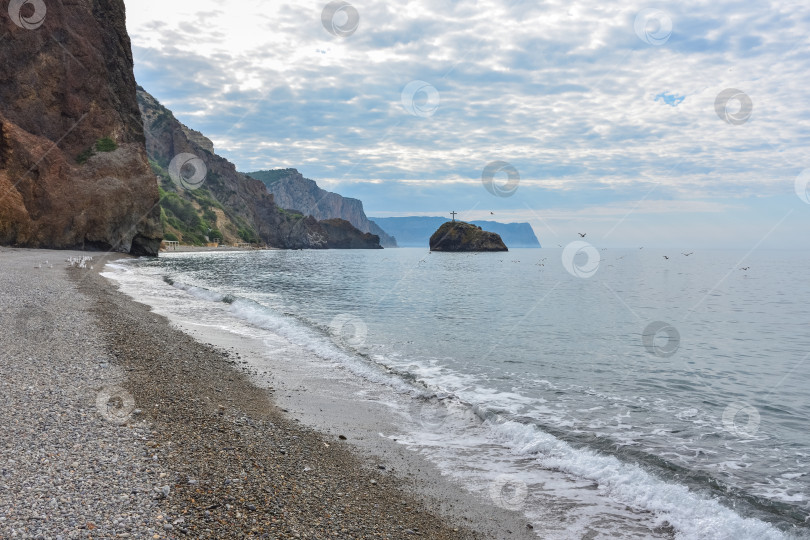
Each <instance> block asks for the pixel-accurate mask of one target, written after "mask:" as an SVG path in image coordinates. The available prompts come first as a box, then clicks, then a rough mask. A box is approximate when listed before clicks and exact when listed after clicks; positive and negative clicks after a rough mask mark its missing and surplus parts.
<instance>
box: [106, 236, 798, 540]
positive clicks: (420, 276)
mask: <svg viewBox="0 0 810 540" xmlns="http://www.w3.org/2000/svg"><path fill="white" fill-rule="evenodd" d="M582 244H584V242H583V243H582ZM569 248H570V246H569ZM581 248H582V246H574V248H573V252H572V250H571V249H565V250H563V249H522V250H521V249H515V250H511V251H509V252H506V253H430V252H429V251H428V250H427V249H426V248H425V249H422V248H401V249H386V250H370V251H365V250H300V251H280V250H269V251H251V252H215V253H212V252H204V253H176V254H172V253H168V254H161V256H160V258H158V259H153V258H152V259H147V258H144V259H136V260H130V261H123V262H122V261H119V262H116V263H114V264H111V265H109V266H108V267H107V268H106V271H105V275H106V276H107V277H109V278H111V279H113V280H115V281H116V282H118V284H119V286H120V287H121V289H122V290H123V291H124V292H126V293H127V294H129V295H130V296H132V297H133V298H135V299H136V300H138V301H141V302H144V303H147V304H149V305H152V306H153V308H155V310H156V311H158V312H161V313H164V314H169V315H171V316H173V317H177V318H181V319H182V318H184V319H185V320H189V321H196V322H197V323H200V324H209V325H210V326H211V327H216V328H217V329H218V330H219V331H225V332H233V333H234V334H235V335H248V334H249V335H250V337H251V339H260V340H263V341H262V342H263V343H266V344H268V346H267V348H266V354H265V355H264V357H263V358H261V359H260V360H259V362H262V363H264V364H265V365H266V367H267V369H268V370H269V371H272V370H273V369H274V363H275V362H276V361H278V359H279V358H281V357H282V356H284V355H283V353H282V352H281V351H282V349H283V348H284V347H282V346H280V345H279V344H284V343H287V344H289V345H290V346H293V345H294V346H295V347H296V348H297V349H296V350H299V351H305V352H306V355H307V357H308V360H307V363H306V364H305V365H306V370H308V371H309V374H308V376H309V377H318V376H323V377H328V373H332V372H335V370H338V371H340V372H341V373H342V374H343V375H342V376H344V377H351V378H353V379H354V380H355V382H356V384H359V385H365V386H366V387H369V388H375V387H376V388H381V389H385V392H381V393H378V394H377V395H384V396H386V397H385V399H386V400H388V401H390V402H391V403H390V407H391V410H392V411H399V413H398V414H400V416H399V417H397V418H398V420H397V424H398V425H399V427H400V433H399V434H398V435H397V436H396V437H395V438H394V440H396V444H398V445H403V446H407V447H408V448H409V449H411V450H414V451H415V452H417V453H419V454H420V455H421V456H423V457H424V458H425V459H427V460H429V461H430V462H431V463H433V464H435V466H436V467H437V468H438V469H439V470H440V471H441V472H442V474H443V475H446V476H447V477H448V478H451V479H452V481H453V482H455V483H456V484H457V485H458V486H460V488H459V489H464V490H468V491H469V492H470V493H473V494H478V495H479V496H481V497H483V498H489V499H490V500H491V502H492V504H493V505H495V506H498V507H500V508H505V509H507V510H510V511H514V512H520V513H522V514H523V515H525V518H526V519H527V520H528V521H529V522H531V523H535V524H536V525H537V527H536V530H538V531H543V530H544V529H543V522H544V521H548V520H549V519H556V520H558V521H559V526H558V527H557V529H555V531H556V532H553V534H552V533H551V532H548V530H547V534H545V535H544V534H542V533H541V532H538V536H540V537H546V538H551V537H558V538H582V537H588V538H667V537H669V538H671V537H675V538H683V539H704V538H718V539H719V538H729V539H731V538H734V539H749V538H750V539H757V540H760V539H771V538H773V539H778V538H810V523H809V522H808V520H810V498H808V496H810V422H808V418H810V286H808V283H807V277H806V269H807V268H808V267H810V254H808V253H806V252H796V251H764V250H761V251H754V252H746V251H735V250H715V251H709V250H705V251H694V252H684V251H681V250H660V249H637V248H633V249H598V248H596V247H593V246H586V249H581ZM583 254H584V255H583ZM288 360H289V358H288ZM302 365H304V364H302ZM302 369H303V368H302ZM345 397H346V399H354V397H353V396H351V395H350V396H345ZM356 399H358V400H362V399H364V398H363V396H362V395H360V394H358V395H357V396H356Z"/></svg>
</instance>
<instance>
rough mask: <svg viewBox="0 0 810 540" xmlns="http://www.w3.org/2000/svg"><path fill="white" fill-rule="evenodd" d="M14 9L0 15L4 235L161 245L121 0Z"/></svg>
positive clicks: (0, 214)
mask: <svg viewBox="0 0 810 540" xmlns="http://www.w3.org/2000/svg"><path fill="white" fill-rule="evenodd" d="M9 9H11V7H9ZM16 9H17V10H18V11H19V10H20V9H24V10H27V11H25V18H24V19H20V18H19V17H18V18H16V19H15V18H13V17H7V16H5V15H6V14H5V13H3V15H4V16H2V17H0V41H2V46H0V64H2V65H3V75H0V79H2V83H0V194H2V195H0V243H2V244H11V245H17V246H27V247H43V248H45V247H47V248H80V249H101V250H115V251H122V252H129V253H133V254H136V255H156V254H157V251H158V248H159V246H160V241H161V238H162V228H161V226H160V208H159V207H158V204H157V203H158V186H157V183H156V181H155V176H154V174H152V172H151V170H150V168H149V164H148V162H147V159H146V152H145V148H144V134H143V127H142V125H141V117H140V114H139V112H138V103H137V101H136V99H135V77H134V75H133V71H132V52H131V49H130V41H129V37H128V36H127V32H126V20H125V14H124V2H123V0H105V1H103V2H75V1H71V2H68V1H67V0H51V1H49V2H47V12H45V3H33V2H29V3H27V4H26V5H24V6H23V7H22V8H21V7H20V2H18V3H17V4H16ZM4 10H5V8H4ZM31 10H34V11H41V13H39V14H37V13H34V14H31V13H29V12H30V11H31ZM21 21H23V22H25V24H22V23H21ZM32 21H35V24H32Z"/></svg>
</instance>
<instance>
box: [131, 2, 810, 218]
mask: <svg viewBox="0 0 810 540" xmlns="http://www.w3.org/2000/svg"><path fill="white" fill-rule="evenodd" d="M324 4H325V2H324V3H323V4H321V3H317V2H315V3H305V4H299V3H293V2H282V1H273V2H268V1H259V0H250V1H244V2H238V3H237V2H222V1H213V0H194V1H191V0H175V1H174V2H171V3H167V2H165V1H160V2H159V1H157V0H138V2H137V3H135V2H130V3H129V6H128V7H129V12H128V27H129V30H130V33H131V36H132V40H133V46H134V50H135V62H136V74H137V76H138V78H139V82H140V83H141V84H142V85H144V86H145V87H146V88H147V90H150V91H151V92H153V93H154V94H155V95H156V97H158V98H159V99H161V100H162V101H163V102H164V104H165V105H167V106H168V107H169V108H171V109H173V110H174V111H175V113H176V114H177V115H178V116H179V117H180V118H181V119H183V120H184V121H186V122H187V123H189V124H190V125H192V127H195V128H196V129H200V130H202V131H203V132H205V133H206V134H207V135H208V136H209V137H210V138H212V139H213V140H214V141H215V143H216V145H217V149H218V151H221V152H222V153H223V154H224V155H226V156H227V157H229V158H230V159H232V160H233V161H234V162H236V163H237V164H238V166H239V167H240V169H242V170H246V169H251V170H252V169H258V168H271V167H282V166H298V167H300V168H302V170H303V172H304V173H305V174H307V175H308V176H311V177H313V178H316V179H317V180H319V181H322V182H324V183H326V184H328V185H347V184H351V183H352V182H355V181H360V182H369V181H383V182H386V181H407V182H413V183H414V184H419V183H420V182H421V183H422V184H425V183H431V184H433V183H436V182H440V183H441V182H448V183H455V184H456V185H457V186H458V188H459V189H466V188H465V187H464V186H473V184H475V183H476V182H478V181H479V179H480V171H481V169H482V168H483V166H484V165H486V164H487V163H488V162H490V161H495V160H503V161H507V162H510V163H512V164H513V165H514V166H515V167H517V168H518V170H519V171H520V173H521V176H522V178H523V182H524V185H525V186H532V185H534V186H542V187H543V188H544V189H551V190H560V191H572V190H574V191H576V190H588V189H593V188H594V187H598V188H599V189H604V188H610V189H614V190H619V191H622V192H623V193H625V194H626V198H627V200H628V201H630V202H632V201H634V200H638V199H639V198H641V196H643V194H644V193H645V192H646V190H647V189H648V186H649V185H651V184H659V185H660V186H661V187H662V189H664V190H665V191H666V192H667V194H668V195H669V196H672V197H677V198H681V199H682V200H684V201H694V200H695V199H696V194H700V196H703V197H709V198H710V197H729V196H732V197H734V196H736V197H742V196H750V195H751V194H777V193H783V192H784V185H785V182H786V179H792V178H793V177H794V176H795V174H796V173H798V171H800V170H802V169H804V168H807V167H808V166H810V157H808V155H807V153H806V151H805V148H806V147H807V146H808V143H810V136H809V135H810V133H808V128H807V125H808V123H807V122H806V120H807V119H808V117H810V115H808V111H807V110H806V107H805V105H804V103H805V102H806V96H805V94H806V88H808V85H810V70H808V69H807V58H808V56H807V54H808V35H810V22H809V21H810V5H807V6H805V5H802V4H797V3H786V2H776V1H771V2H764V3H743V2H738V1H729V0H719V1H716V2H711V3H704V2H696V1H688V2H684V3H680V4H678V5H670V4H667V5H666V6H664V8H665V9H667V10H669V12H668V15H669V17H670V19H671V21H672V34H671V36H669V39H668V40H667V41H666V43H665V44H663V45H661V46H655V45H650V44H648V43H645V42H644V41H642V39H640V38H639V37H638V36H637V35H636V32H635V29H634V22H635V18H636V15H637V14H638V13H639V12H640V11H641V10H642V9H644V8H648V7H651V6H649V5H647V4H646V3H641V2H634V3H631V4H624V5H622V6H621V7H617V6H615V5H611V4H609V3H605V2H599V1H596V0H588V1H580V2H570V1H562V0H560V1H557V0H554V1H551V0H549V1H545V2H536V1H529V0H525V1H517V2H509V1H505V0H504V1H501V0H482V1H480V2H475V3H467V2H452V1H450V0H416V1H410V2H406V3H400V4H391V3H389V2H383V1H369V2H364V3H362V4H361V3H359V2H357V3H355V6H356V7H357V9H358V11H359V13H360V25H359V27H358V29H357V31H356V32H355V33H354V34H353V35H351V36H350V37H348V38H346V39H341V38H338V37H335V36H333V35H331V34H329V33H328V32H327V31H326V30H325V29H324V28H323V26H322V25H321V10H322V8H323V5H324ZM412 80H423V81H426V82H428V83H430V84H431V85H433V86H434V87H435V88H436V89H437V90H438V92H439V94H440V98H441V104H440V106H439V108H438V110H436V112H435V114H433V115H432V116H429V117H426V118H423V117H418V116H413V115H409V114H408V113H407V112H406V110H405V109H404V108H403V107H402V104H401V91H402V89H403V88H404V87H405V86H406V85H407V84H408V83H409V82H410V81H412ZM732 87H733V88H738V89H740V90H741V91H743V92H745V93H746V94H747V95H748V96H750V98H751V100H752V102H753V111H752V114H751V117H750V119H749V120H748V121H747V122H746V123H744V124H742V125H730V124H728V123H725V122H724V121H723V120H721V119H720V118H719V117H718V115H717V114H716V112H715V99H716V97H717V95H718V94H719V93H720V92H721V91H722V90H724V89H726V88H732ZM661 94H671V95H673V96H678V97H679V98H680V97H682V100H681V101H679V102H678V103H677V104H676V105H675V106H672V105H669V104H666V103H664V102H663V101H662V100H660V99H658V100H656V96H659V95H661ZM633 186H635V189H633ZM529 203H530V205H532V206H534V205H535V203H534V202H533V201H529ZM688 204H694V203H692V202H689V203H688Z"/></svg>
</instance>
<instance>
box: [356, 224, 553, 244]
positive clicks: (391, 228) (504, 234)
mask: <svg viewBox="0 0 810 540" xmlns="http://www.w3.org/2000/svg"><path fill="white" fill-rule="evenodd" d="M369 219H372V220H374V223H378V224H379V225H380V226H381V227H383V228H384V229H385V230H386V231H387V232H388V233H390V234H392V235H394V236H395V237H396V239H397V244H398V245H399V246H400V247H423V246H424V245H425V243H426V242H427V241H428V239H429V238H430V235H432V234H433V232H434V231H435V230H436V229H437V228H438V227H439V226H440V225H441V224H442V223H444V222H445V221H447V218H443V217H429V216H406V217H389V218H380V217H372V218H369ZM469 223H472V224H473V225H476V226H478V227H481V228H483V229H484V230H486V231H491V232H494V233H496V234H498V235H499V236H500V237H501V239H502V240H503V241H504V243H505V244H506V245H507V246H509V247H510V248H539V247H540V242H539V241H538V240H537V236H536V235H535V234H534V230H533V229H532V226H531V224H529V223H499V222H497V221H470V222H469Z"/></svg>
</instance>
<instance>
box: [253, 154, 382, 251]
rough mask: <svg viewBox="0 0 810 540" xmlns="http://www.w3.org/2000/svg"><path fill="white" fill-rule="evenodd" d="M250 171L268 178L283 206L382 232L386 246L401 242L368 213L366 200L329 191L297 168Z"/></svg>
mask: <svg viewBox="0 0 810 540" xmlns="http://www.w3.org/2000/svg"><path fill="white" fill-rule="evenodd" d="M247 175H248V176H250V177H251V178H255V179H256V180H261V181H262V182H264V185H265V186H267V191H269V192H270V193H272V194H273V196H274V197H275V199H276V204H278V205H279V206H280V207H282V208H289V209H295V210H296V211H298V212H301V213H303V214H305V215H309V216H313V217H314V218H315V219H333V218H340V219H345V220H346V221H348V222H349V223H351V224H352V225H354V226H355V227H357V228H358V229H360V230H361V231H363V232H370V233H372V234H376V235H377V236H379V237H380V243H381V244H382V245H383V246H384V247H396V246H397V242H396V240H395V239H394V238H393V237H392V236H390V235H389V234H387V233H386V232H385V231H383V230H382V228H380V226H379V225H378V224H376V223H374V222H373V221H370V220H369V219H368V217H366V213H365V211H364V210H363V202H362V201H360V200H358V199H352V198H349V197H343V196H341V195H338V194H337V193H332V192H331V191H326V190H325V189H322V188H320V187H318V184H317V183H316V182H315V181H314V180H310V179H309V178H304V176H303V175H302V174H301V173H300V172H298V171H297V170H296V169H276V170H272V171H256V172H252V173H247Z"/></svg>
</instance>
